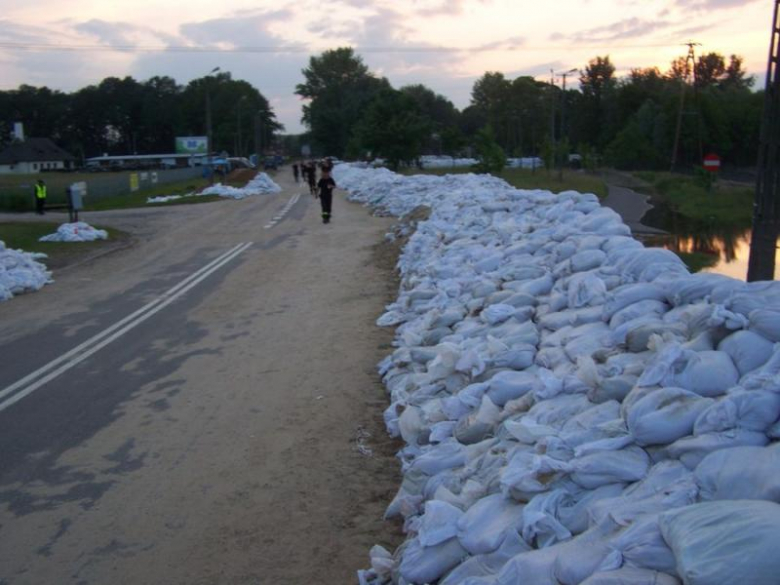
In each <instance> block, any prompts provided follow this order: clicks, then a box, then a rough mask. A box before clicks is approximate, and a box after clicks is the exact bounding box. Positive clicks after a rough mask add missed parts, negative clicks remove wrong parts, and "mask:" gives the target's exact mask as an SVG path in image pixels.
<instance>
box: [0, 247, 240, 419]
mask: <svg viewBox="0 0 780 585" xmlns="http://www.w3.org/2000/svg"><path fill="white" fill-rule="evenodd" d="M251 245H252V242H248V243H245V244H238V245H237V246H234V247H233V248H231V249H230V250H228V251H227V252H225V253H224V254H222V255H221V256H219V257H218V258H216V259H215V260H212V261H211V262H209V263H208V264H207V265H206V266H204V267H203V268H201V269H199V270H197V271H196V272H194V273H193V274H191V275H190V276H188V277H187V278H185V279H184V280H182V281H181V282H180V283H179V284H177V285H176V286H174V287H172V288H170V289H169V290H167V291H166V292H165V293H163V294H162V295H161V296H160V297H158V298H157V299H155V300H154V301H152V302H151V303H148V304H146V305H144V306H143V307H141V308H140V309H138V310H137V311H135V312H134V313H132V314H130V315H128V316H127V317H125V318H124V319H122V320H120V321H118V322H117V323H114V324H113V325H112V326H111V327H109V328H107V329H105V330H104V331H101V332H100V333H98V334H97V335H95V336H93V337H91V338H90V339H88V340H87V341H85V342H84V343H82V344H80V345H78V346H76V347H74V348H73V349H71V350H70V351H68V352H67V353H64V354H63V355H61V356H60V357H58V358H56V359H54V360H52V361H51V362H49V363H48V364H46V365H44V366H42V367H40V368H38V369H37V370H35V371H34V372H32V373H31V374H29V375H27V376H25V377H24V378H22V379H20V380H17V381H16V382H14V383H13V384H11V385H10V386H8V387H6V388H4V389H3V390H1V391H0V398H4V397H5V396H8V394H10V393H12V392H14V391H15V390H17V389H19V388H21V387H23V386H25V384H27V383H28V382H32V380H36V378H37V380H36V381H35V382H32V383H31V384H29V385H28V386H26V387H24V388H23V389H22V390H21V391H19V392H17V393H16V394H14V395H13V396H11V397H10V398H8V399H7V400H5V401H3V402H0V412H2V411H3V410H5V409H6V408H8V407H9V406H11V405H13V404H15V403H17V402H18V401H19V400H21V399H22V398H24V397H25V396H28V395H30V394H32V393H33V392H35V391H36V390H37V389H38V388H40V387H41V386H43V385H44V384H46V383H47V382H50V381H51V380H53V379H54V378H56V377H57V376H59V375H60V374H62V373H63V372H66V371H68V370H69V369H71V368H72V367H74V366H76V365H77V364H79V363H81V362H82V361H84V360H85V359H87V358H88V357H90V356H91V355H92V354H94V353H95V352H97V351H99V350H100V349H102V348H104V347H105V346H106V345H108V344H109V343H111V342H112V341H115V340H116V339H119V338H120V337H121V336H122V335H124V334H125V333H127V332H128V331H130V330H131V329H133V328H135V327H136V326H138V325H140V324H141V323H143V322H144V321H146V320H147V319H149V318H150V317H151V316H152V315H154V314H156V313H157V312H159V311H161V310H162V309H164V308H165V307H167V306H168V305H170V304H171V303H172V302H173V301H175V300H176V299H178V298H179V297H180V296H182V295H183V294H185V293H186V292H187V291H189V290H190V289H192V288H193V287H195V286H197V285H198V284H199V283H200V282H202V281H203V280H204V279H206V278H207V277H208V276H210V275H211V274H212V273H213V272H215V271H217V270H219V269H220V268H221V267H222V266H224V265H225V264H227V263H228V262H230V261H231V260H233V259H234V258H235V257H237V256H238V255H239V254H241V253H242V252H243V251H244V250H246V249H247V248H249V247H250V246H251ZM117 330H118V331H117ZM60 364H63V365H61V366H60V367H59V368H57V369H56V370H54V371H53V372H51V373H49V374H47V375H45V376H43V377H39V376H42V375H43V374H46V372H48V371H49V370H52V369H53V368H56V367H57V366H58V365H60Z"/></svg>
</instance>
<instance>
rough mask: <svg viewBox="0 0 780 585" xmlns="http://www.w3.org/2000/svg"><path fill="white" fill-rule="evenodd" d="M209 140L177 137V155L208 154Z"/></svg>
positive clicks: (199, 137)
mask: <svg viewBox="0 0 780 585" xmlns="http://www.w3.org/2000/svg"><path fill="white" fill-rule="evenodd" d="M207 146H208V138H207V137H205V136H177V137H176V154H203V153H206V148H207Z"/></svg>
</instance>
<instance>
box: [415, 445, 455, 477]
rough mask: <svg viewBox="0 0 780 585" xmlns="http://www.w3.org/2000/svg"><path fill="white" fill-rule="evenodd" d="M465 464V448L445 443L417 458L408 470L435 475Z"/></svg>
mask: <svg viewBox="0 0 780 585" xmlns="http://www.w3.org/2000/svg"><path fill="white" fill-rule="evenodd" d="M465 463H466V448H465V447H464V446H463V445H461V444H460V443H458V442H457V441H454V440H453V441H445V442H443V443H439V444H438V445H433V446H431V447H430V448H428V449H427V450H426V451H425V452H424V453H423V454H422V455H420V456H419V457H417V458H416V459H415V460H414V462H413V463H412V465H411V468H410V469H414V470H417V471H420V472H422V473H424V474H426V475H436V474H437V473H439V472H441V471H444V470H445V469H452V468H454V467H461V466H463V465H465Z"/></svg>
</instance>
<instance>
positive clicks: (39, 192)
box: [35, 179, 46, 215]
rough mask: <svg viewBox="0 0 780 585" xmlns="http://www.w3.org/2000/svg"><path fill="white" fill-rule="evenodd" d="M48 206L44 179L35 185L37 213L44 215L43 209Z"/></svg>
mask: <svg viewBox="0 0 780 585" xmlns="http://www.w3.org/2000/svg"><path fill="white" fill-rule="evenodd" d="M45 206H46V183H44V182H43V179H38V182H37V183H35V213H37V214H38V215H43V208H44V207H45Z"/></svg>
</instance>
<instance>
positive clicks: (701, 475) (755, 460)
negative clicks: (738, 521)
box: [694, 443, 780, 503]
mask: <svg viewBox="0 0 780 585" xmlns="http://www.w3.org/2000/svg"><path fill="white" fill-rule="evenodd" d="M779 470H780V443H774V444H773V445H771V446H769V447H735V448H733V449H723V450H722V451H716V452H714V453H711V454H709V455H707V456H706V457H705V458H704V459H702V462H701V463H699V465H698V466H697V467H696V470H695V472H694V476H695V477H696V483H697V485H698V486H699V497H700V498H701V499H702V500H703V501H710V500H768V501H771V502H776V503H780V472H778V471H779Z"/></svg>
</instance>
